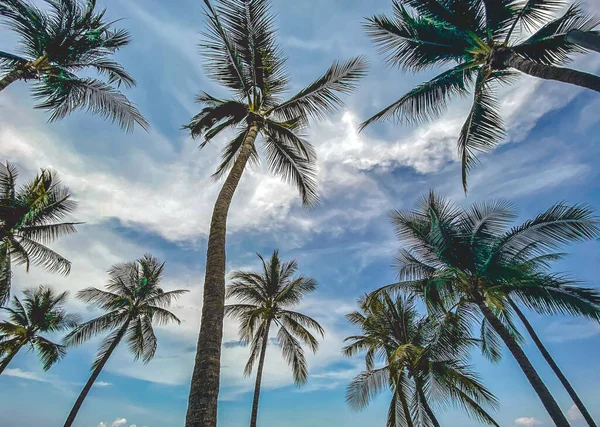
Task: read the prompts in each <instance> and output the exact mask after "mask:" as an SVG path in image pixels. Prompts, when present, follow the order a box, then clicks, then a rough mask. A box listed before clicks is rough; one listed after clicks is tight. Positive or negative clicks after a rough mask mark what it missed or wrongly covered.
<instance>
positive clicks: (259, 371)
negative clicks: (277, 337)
mask: <svg viewBox="0 0 600 427" xmlns="http://www.w3.org/2000/svg"><path fill="white" fill-rule="evenodd" d="M270 327H271V322H269V323H268V324H267V328H266V330H265V335H264V337H263V342H262V348H261V349H260V360H259V361H258V369H257V370H256V384H254V399H253V400H252V415H251V417H250V427H256V419H257V418H258V400H259V399H260V383H261V382H262V373H263V368H264V366H265V355H266V354H267V344H268V342H269V328H270Z"/></svg>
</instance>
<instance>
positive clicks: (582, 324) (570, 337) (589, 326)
mask: <svg viewBox="0 0 600 427" xmlns="http://www.w3.org/2000/svg"><path fill="white" fill-rule="evenodd" d="M545 330H546V336H547V337H548V338H547V339H548V341H551V342H566V341H574V340H581V339H586V338H590V337H593V336H596V335H598V334H600V325H599V324H598V323H596V322H592V321H589V320H585V319H561V320H552V321H550V322H549V323H548V325H547V326H546V327H545Z"/></svg>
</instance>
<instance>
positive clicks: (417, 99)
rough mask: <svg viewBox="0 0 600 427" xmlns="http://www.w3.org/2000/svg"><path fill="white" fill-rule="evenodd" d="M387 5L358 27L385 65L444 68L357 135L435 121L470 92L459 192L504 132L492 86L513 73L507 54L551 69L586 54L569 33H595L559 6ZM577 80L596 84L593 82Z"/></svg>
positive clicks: (415, 0)
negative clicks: (389, 123) (393, 122)
mask: <svg viewBox="0 0 600 427" xmlns="http://www.w3.org/2000/svg"><path fill="white" fill-rule="evenodd" d="M392 2H393V15H392V16H391V17H388V16H384V15H379V16H373V17H370V18H368V19H367V20H366V23H365V27H366V30H367V33H368V34H369V36H370V37H371V38H372V39H373V40H374V42H375V43H376V44H377V45H378V46H379V50H380V52H381V53H383V54H385V55H386V58H387V62H388V63H389V64H391V65H394V66H398V67H400V68H402V69H404V70H407V71H412V72H418V71H421V70H424V69H427V68H434V67H439V66H447V65H451V67H450V68H449V69H448V70H446V71H444V72H442V73H441V74H439V75H438V76H437V77H435V78H433V79H432V80H429V81H427V82H424V83H422V84H420V85H418V86H417V87H415V88H414V89H412V90H411V91H409V92H408V93H406V94H405V95H404V96H402V97H401V98H400V99H398V100H397V101H396V102H394V103H392V104H391V105H389V106H388V107H386V108H384V109H383V110H381V111H380V112H378V113H377V114H375V115H374V116H372V117H371V118H369V119H368V120H366V121H365V122H364V123H363V124H362V125H361V129H363V128H364V127H366V126H368V125H369V124H371V123H373V122H375V121H380V120H387V119H391V118H396V119H397V120H399V121H403V122H406V123H423V122H426V121H429V120H432V119H436V118H438V117H439V116H440V115H441V114H442V113H444V112H445V111H446V109H447V105H448V102H449V100H450V99H451V98H452V97H456V96H461V97H465V96H467V95H468V94H469V93H470V92H471V91H473V92H474V103H473V107H472V109H471V112H470V114H469V116H468V118H467V121H466V122H465V124H464V126H463V128H462V130H461V133H460V136H459V140H458V149H459V157H460V158H461V161H462V167H463V170H462V173H463V186H464V188H465V191H466V188H467V174H468V172H469V171H470V169H471V168H472V167H473V166H474V165H475V164H476V161H477V160H476V155H477V154H478V153H480V152H485V151H488V150H490V149H491V148H493V147H494V146H495V145H496V144H497V142H498V141H499V140H501V139H502V138H503V137H504V136H505V134H506V130H505V126H504V122H503V119H502V117H501V115H500V112H499V110H500V105H499V102H498V100H497V97H496V88H497V86H498V85H502V84H508V83H512V81H513V80H514V78H515V77H517V76H518V75H519V72H517V71H516V70H514V69H513V68H514V67H513V66H511V65H510V64H509V63H508V62H507V60H508V59H509V56H510V57H511V58H513V57H514V58H521V59H524V60H527V61H529V63H530V64H534V65H535V64H538V65H540V66H559V65H563V64H565V63H567V62H568V61H569V60H570V59H571V57H572V56H573V55H574V54H576V53H583V52H587V50H586V49H585V48H584V47H582V46H580V45H577V44H575V43H573V42H572V41H570V40H569V38H568V37H567V35H568V34H569V32H571V31H574V30H578V31H581V32H583V33H586V34H600V29H598V26H599V25H600V18H598V17H594V16H592V15H589V14H586V13H585V12H584V11H583V10H582V8H581V6H580V5H579V4H578V3H574V4H571V5H569V4H570V2H569V1H565V0H525V1H519V2H515V1H503V0H502V1H500V0H499V1H481V0H450V1H440V0H427V1H420V0H403V1H399V0H393V1H392ZM561 11H562V12H563V13H562V14H561V15H558V14H559V13H560V12H561ZM523 33H525V35H524V34H523ZM561 70H562V71H564V69H561ZM559 71H560V70H559ZM555 74H560V73H555ZM583 74H585V77H586V78H587V79H588V80H590V79H591V80H594V81H595V82H596V83H594V84H593V85H592V86H594V85H596V86H597V84H598V82H597V81H596V80H597V78H595V77H594V76H592V75H588V74H586V73H580V75H583ZM533 75H535V74H533ZM547 78H550V77H547ZM559 80H560V79H559ZM563 81H567V80H563ZM569 82H570V83H574V82H573V81H569ZM575 84H577V83H575ZM596 86H594V87H596Z"/></svg>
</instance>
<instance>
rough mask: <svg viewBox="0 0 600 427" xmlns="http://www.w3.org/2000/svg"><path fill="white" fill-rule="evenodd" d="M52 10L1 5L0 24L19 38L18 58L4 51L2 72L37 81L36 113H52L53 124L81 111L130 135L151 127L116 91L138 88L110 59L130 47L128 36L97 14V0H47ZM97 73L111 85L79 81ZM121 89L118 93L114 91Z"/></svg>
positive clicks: (14, 0)
mask: <svg viewBox="0 0 600 427" xmlns="http://www.w3.org/2000/svg"><path fill="white" fill-rule="evenodd" d="M44 3H45V4H46V5H47V6H48V10H42V9H40V8H39V7H38V6H37V5H36V4H34V3H31V2H29V1H27V0H1V1H0V18H1V19H2V21H4V24H5V25H6V26H7V27H8V28H10V29H11V30H13V31H14V32H16V33H17V34H18V35H19V36H20V42H19V45H18V52H17V53H15V54H11V53H8V52H3V51H0V70H3V71H11V70H20V71H21V72H22V73H23V74H22V77H21V78H22V79H25V80H33V81H34V89H33V96H34V98H36V99H38V100H39V101H40V103H39V104H38V105H37V108H41V109H46V110H49V111H51V115H50V121H55V120H59V119H62V118H63V117H65V116H66V115H67V114H69V113H70V112H71V111H72V110H73V109H74V108H76V107H82V108H84V109H86V110H87V111H89V112H92V113H95V114H99V115H101V116H103V117H105V118H108V119H110V120H112V121H113V122H117V123H118V124H119V126H121V127H122V128H123V129H125V130H126V131H130V130H131V129H132V128H133V125H134V123H137V124H139V125H140V126H142V127H143V128H144V129H146V128H147V127H148V123H147V122H146V120H145V119H144V118H143V116H142V115H141V113H140V112H139V111H138V110H137V108H135V106H134V105H133V104H132V103H131V102H129V100H127V98H126V97H125V96H124V95H123V94H122V93H121V92H119V91H118V90H117V89H118V88H120V87H121V86H124V87H127V88H130V87H132V86H135V80H134V79H133V78H132V77H131V76H130V75H129V73H128V72H127V71H126V70H125V68H124V67H123V66H122V65H120V64H119V63H118V62H116V61H114V60H112V59H111V56H112V55H113V54H114V53H115V52H117V51H118V50H119V49H121V48H123V47H124V46H127V45H128V44H129V43H130V42H131V38H130V35H129V32H128V31H127V30H125V29H123V28H118V29H114V28H113V26H114V24H115V23H116V22H117V21H108V20H107V19H106V17H105V14H106V10H105V9H103V10H99V11H96V10H95V8H96V0H44ZM84 69H92V70H94V71H95V72H96V73H97V74H98V75H100V76H104V77H106V83H105V82H103V81H101V80H98V79H93V78H79V77H77V75H76V74H75V73H77V72H79V71H82V70H84ZM115 87H116V88H115Z"/></svg>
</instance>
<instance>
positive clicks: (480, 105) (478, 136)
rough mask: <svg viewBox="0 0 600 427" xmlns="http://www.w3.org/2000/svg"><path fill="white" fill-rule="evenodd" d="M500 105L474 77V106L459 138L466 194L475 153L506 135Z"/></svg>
mask: <svg viewBox="0 0 600 427" xmlns="http://www.w3.org/2000/svg"><path fill="white" fill-rule="evenodd" d="M499 110H500V105H499V104H498V101H497V100H496V99H495V94H494V90H493V88H492V87H491V85H490V83H489V82H486V80H485V77H484V75H483V74H482V72H480V73H479V75H478V76H477V82H476V84H475V96H474V100H473V106H472V107H471V111H470V113H469V116H468V117H467V120H466V122H465V124H464V125H463V127H462V129H461V131H460V136H459V138H458V154H459V156H460V158H461V163H462V183H463V188H464V190H465V193H466V191H467V175H468V173H469V171H470V170H471V169H472V167H473V165H474V164H475V162H476V161H477V157H476V153H478V152H479V153H484V152H487V151H489V150H490V149H492V148H493V147H495V146H496V144H498V142H499V141H500V140H501V139H502V138H504V136H505V134H506V131H505V129H504V121H503V119H502V117H501V116H500V112H499Z"/></svg>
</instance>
